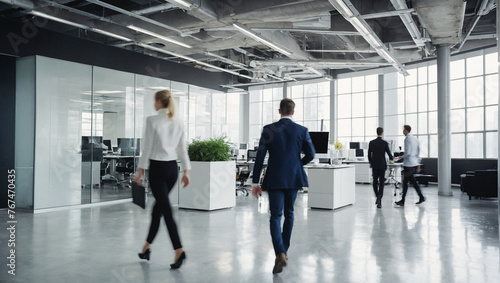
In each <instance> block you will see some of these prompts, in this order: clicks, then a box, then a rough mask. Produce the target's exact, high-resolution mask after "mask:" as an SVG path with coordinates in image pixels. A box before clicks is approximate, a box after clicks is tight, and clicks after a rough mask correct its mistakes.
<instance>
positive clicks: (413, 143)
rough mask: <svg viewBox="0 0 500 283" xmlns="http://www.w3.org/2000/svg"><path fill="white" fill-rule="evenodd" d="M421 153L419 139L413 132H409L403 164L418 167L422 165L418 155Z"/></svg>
mask: <svg viewBox="0 0 500 283" xmlns="http://www.w3.org/2000/svg"><path fill="white" fill-rule="evenodd" d="M419 155H420V145H419V143H418V139H417V138H416V137H414V136H413V135H412V134H407V135H406V138H405V153H404V155H403V158H404V160H403V166H405V167H416V166H418V165H420V161H419V158H418V156H419Z"/></svg>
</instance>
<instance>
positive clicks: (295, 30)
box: [204, 27, 359, 35]
mask: <svg viewBox="0 0 500 283" xmlns="http://www.w3.org/2000/svg"><path fill="white" fill-rule="evenodd" d="M204 30H205V31H234V27H218V28H207V29H204ZM252 30H253V31H288V32H308V33H315V34H326V35H359V32H357V31H334V30H325V29H303V28H272V27H271V28H268V27H252Z"/></svg>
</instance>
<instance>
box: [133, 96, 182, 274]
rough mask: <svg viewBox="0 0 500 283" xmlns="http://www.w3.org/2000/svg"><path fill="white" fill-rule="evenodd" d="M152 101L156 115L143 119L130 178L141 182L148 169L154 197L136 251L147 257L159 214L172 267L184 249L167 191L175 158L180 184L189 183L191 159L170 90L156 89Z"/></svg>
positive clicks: (174, 171)
mask: <svg viewBox="0 0 500 283" xmlns="http://www.w3.org/2000/svg"><path fill="white" fill-rule="evenodd" d="M154 103H155V104H154V105H155V109H156V111H158V115H155V116H150V117H148V118H147V120H146V132H145V133H144V142H143V152H142V155H141V157H140V158H139V169H138V170H137V175H136V177H135V179H134V182H136V183H137V184H141V180H142V177H143V175H144V170H146V169H149V184H150V185H151V192H152V193H153V196H154V197H155V200H156V202H155V205H154V207H153V212H152V213H151V226H150V228H149V234H148V238H147V240H146V243H145V244H144V246H143V248H142V252H141V253H139V257H140V258H141V259H147V260H149V258H150V254H151V249H150V246H151V244H152V243H153V240H154V238H155V236H156V233H157V232H158V228H159V227H160V220H161V217H162V216H163V217H164V218H165V223H166V225H167V229H168V234H169V235H170V240H171V241H172V245H173V247H174V250H175V257H174V263H172V264H171V265H170V267H171V268H173V269H176V268H179V267H180V266H181V265H182V262H183V261H184V259H185V258H186V253H185V252H184V249H183V248H182V244H181V240H180V238H179V234H178V232H177V225H176V224H175V221H174V218H173V216H172V208H171V206H170V200H169V199H168V194H169V193H170V191H171V190H172V188H173V187H174V185H175V182H176V181H177V177H178V169H177V161H176V160H177V159H180V160H181V163H182V166H183V168H184V173H183V175H182V178H181V184H182V185H183V187H186V186H187V185H189V175H188V171H189V170H190V169H191V163H190V161H189V156H188V153H187V149H186V142H185V131H184V125H183V122H182V121H181V120H179V119H177V118H176V117H175V103H174V98H173V97H172V95H171V93H170V91H168V90H162V91H158V92H157V93H156V94H155V102H154Z"/></svg>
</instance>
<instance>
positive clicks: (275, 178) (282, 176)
mask: <svg viewBox="0 0 500 283" xmlns="http://www.w3.org/2000/svg"><path fill="white" fill-rule="evenodd" d="M294 109H295V103H294V102H293V100H291V99H289V98H284V99H283V100H281V103H280V109H279V113H280V114H281V119H280V120H279V121H278V122H275V123H273V124H270V125H267V126H265V127H264V129H263V131H262V135H261V137H260V141H259V148H258V151H257V158H256V160H255V164H254V171H253V187H252V194H253V195H254V196H255V197H257V198H258V197H259V195H261V193H262V190H264V191H267V193H268V195H269V210H270V211H271V217H270V220H269V223H270V230H271V238H272V242H273V247H274V252H275V254H276V260H275V263H274V268H273V274H276V273H280V272H281V271H283V267H284V266H286V262H287V260H288V256H287V251H288V248H289V247H290V238H291V235H292V228H293V220H294V215H293V205H294V203H295V198H296V197H297V191H298V190H299V189H301V188H302V187H307V186H308V185H309V184H308V181H307V176H306V172H305V171H304V168H303V166H304V165H306V164H307V163H309V162H310V161H311V160H312V159H313V158H314V154H315V152H314V146H313V144H312V142H311V137H310V136H309V131H308V130H307V128H305V127H303V126H300V125H298V124H296V123H294V122H293V121H292V115H293V114H294ZM267 151H269V160H268V165H267V169H266V175H265V177H264V180H263V182H262V189H261V187H260V185H259V179H260V174H261V170H262V165H263V163H264V158H265V156H266V152H267ZM301 152H304V154H305V156H304V157H303V158H301V157H300V154H301ZM283 213H284V214H285V221H284V223H283V230H282V229H281V216H282V215H283Z"/></svg>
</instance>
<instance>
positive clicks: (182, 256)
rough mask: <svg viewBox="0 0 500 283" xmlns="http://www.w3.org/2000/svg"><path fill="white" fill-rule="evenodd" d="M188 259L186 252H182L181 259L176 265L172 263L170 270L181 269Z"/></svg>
mask: <svg viewBox="0 0 500 283" xmlns="http://www.w3.org/2000/svg"><path fill="white" fill-rule="evenodd" d="M185 259H186V253H185V252H182V253H181V255H180V256H179V258H178V259H177V260H176V261H175V263H172V264H171V265H170V268H172V269H177V268H179V267H181V265H182V262H183V261H184V260H185Z"/></svg>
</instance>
